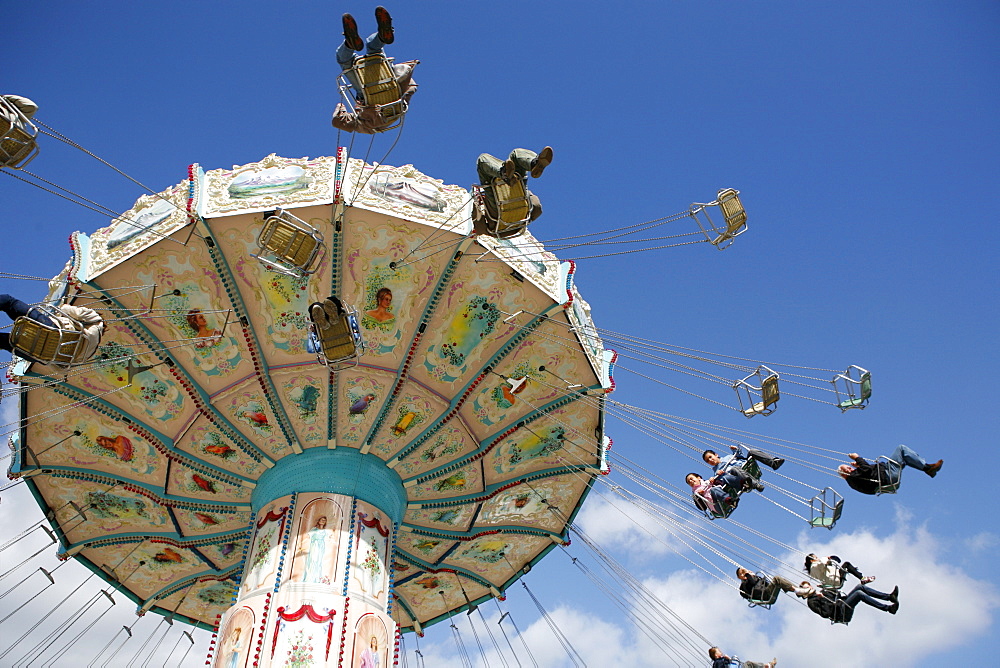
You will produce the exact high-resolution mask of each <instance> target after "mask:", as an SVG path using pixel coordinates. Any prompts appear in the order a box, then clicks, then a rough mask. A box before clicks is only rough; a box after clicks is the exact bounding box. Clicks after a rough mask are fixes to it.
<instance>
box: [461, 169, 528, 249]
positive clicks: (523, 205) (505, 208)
mask: <svg viewBox="0 0 1000 668" xmlns="http://www.w3.org/2000/svg"><path fill="white" fill-rule="evenodd" d="M472 188H473V195H474V199H475V201H476V209H477V214H478V218H479V221H480V222H481V223H482V226H483V227H484V229H485V234H487V235H489V236H491V237H495V238H497V239H510V238H511V237H516V236H517V235H519V234H521V233H522V232H524V230H525V229H527V227H528V223H529V222H531V209H532V207H531V197H530V195H529V194H528V186H527V178H520V179H515V180H514V181H513V182H512V183H507V182H506V181H504V180H503V179H501V178H497V179H494V180H493V183H492V185H491V186H490V190H492V192H487V191H486V188H484V187H482V186H473V187H472ZM490 198H492V200H493V203H495V205H496V207H495V208H496V214H495V215H494V214H493V213H492V211H491V210H490V206H489V203H488V202H487V200H488V199H490Z"/></svg>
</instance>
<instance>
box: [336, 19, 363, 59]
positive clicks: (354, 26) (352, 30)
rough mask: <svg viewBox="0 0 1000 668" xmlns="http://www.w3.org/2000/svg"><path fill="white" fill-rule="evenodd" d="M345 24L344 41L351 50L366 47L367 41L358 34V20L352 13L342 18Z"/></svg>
mask: <svg viewBox="0 0 1000 668" xmlns="http://www.w3.org/2000/svg"><path fill="white" fill-rule="evenodd" d="M340 21H341V23H342V24H343V26H344V43H345V44H347V46H348V47H349V48H350V49H351V51H360V50H361V49H363V48H365V43H364V41H363V40H362V39H361V35H359V34H358V22H357V21H355V20H354V17H353V16H351V15H350V14H344V16H343V17H341V19H340Z"/></svg>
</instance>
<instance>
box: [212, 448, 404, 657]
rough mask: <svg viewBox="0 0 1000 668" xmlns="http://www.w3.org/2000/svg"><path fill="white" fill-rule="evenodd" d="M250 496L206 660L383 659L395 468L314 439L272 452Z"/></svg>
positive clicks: (399, 497) (400, 509) (396, 498)
mask: <svg viewBox="0 0 1000 668" xmlns="http://www.w3.org/2000/svg"><path fill="white" fill-rule="evenodd" d="M252 503H253V509H254V511H255V512H254V520H253V521H252V523H251V525H250V528H249V533H248V536H249V537H250V540H249V542H248V546H247V548H246V551H245V558H244V566H243V578H242V580H241V582H240V586H239V589H238V590H237V592H236V594H235V596H234V605H233V606H232V607H231V608H230V609H229V610H227V611H226V613H225V614H224V615H223V616H222V619H221V620H220V623H219V630H218V637H217V639H216V642H217V644H216V645H215V660H214V662H213V665H214V666H218V667H219V668H250V667H252V666H294V667H297V668H298V667H302V668H305V667H306V666H310V667H316V668H319V667H333V666H344V667H345V668H374V667H375V666H378V667H379V668H387V667H388V666H391V665H392V664H393V659H394V654H395V651H396V641H397V628H396V624H395V622H393V620H392V617H391V603H392V551H393V548H394V545H395V539H396V530H397V528H398V526H399V522H400V521H401V520H402V517H403V513H404V511H405V508H406V493H405V490H404V488H403V485H402V482H401V481H400V479H399V476H398V475H397V474H396V473H395V472H394V471H393V470H392V469H389V468H388V467H386V465H385V462H383V461H382V460H381V459H379V458H378V457H375V456H373V455H365V454H361V453H360V452H359V451H358V450H355V449H351V448H337V449H334V450H328V449H325V448H322V449H319V448H317V449H312V450H307V451H305V452H304V453H302V454H299V455H291V456H288V457H285V458H284V459H281V460H280V461H278V462H277V464H276V465H275V466H274V468H271V469H269V470H268V471H267V472H266V473H264V474H263V475H262V476H261V477H260V480H259V481H258V482H257V487H256V488H255V489H254V491H253V495H252Z"/></svg>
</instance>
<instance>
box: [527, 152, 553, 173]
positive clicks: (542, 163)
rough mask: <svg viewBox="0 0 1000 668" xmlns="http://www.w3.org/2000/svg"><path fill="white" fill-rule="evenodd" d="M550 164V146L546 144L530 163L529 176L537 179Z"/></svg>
mask: <svg viewBox="0 0 1000 668" xmlns="http://www.w3.org/2000/svg"><path fill="white" fill-rule="evenodd" d="M551 164H552V147H551V146H546V147H545V148H543V149H542V151H541V152H540V153H539V154H538V157H537V158H535V161H534V162H533V163H531V178H533V179H537V178H538V177H539V176H541V175H542V172H544V171H545V168H546V167H548V166H549V165H551Z"/></svg>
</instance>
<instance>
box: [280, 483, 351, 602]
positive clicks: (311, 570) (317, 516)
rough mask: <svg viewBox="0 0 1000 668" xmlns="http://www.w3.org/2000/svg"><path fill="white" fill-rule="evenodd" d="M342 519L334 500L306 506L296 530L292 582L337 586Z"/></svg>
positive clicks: (321, 499) (317, 500)
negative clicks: (335, 580)
mask: <svg viewBox="0 0 1000 668" xmlns="http://www.w3.org/2000/svg"><path fill="white" fill-rule="evenodd" d="M340 520H341V511H340V507H339V506H338V505H337V504H336V503H335V502H334V501H333V500H332V499H323V498H320V499H315V500H313V501H310V502H309V503H308V504H306V506H305V507H304V508H303V510H302V513H301V514H300V515H299V525H298V527H297V528H296V531H295V552H294V553H293V557H292V571H291V575H290V576H289V580H290V581H291V582H306V583H313V584H323V585H331V584H335V582H334V579H335V578H336V575H337V574H336V565H337V551H338V550H339V548H340V524H341V521H340Z"/></svg>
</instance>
